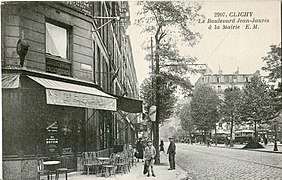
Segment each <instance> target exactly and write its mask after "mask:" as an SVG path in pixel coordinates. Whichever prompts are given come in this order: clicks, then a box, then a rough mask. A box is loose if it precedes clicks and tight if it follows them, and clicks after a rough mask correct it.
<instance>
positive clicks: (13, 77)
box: [2, 74, 20, 89]
mask: <svg viewBox="0 0 282 180" xmlns="http://www.w3.org/2000/svg"><path fill="white" fill-rule="evenodd" d="M19 87H20V75H19V74H2V88H3V89H16V88H19Z"/></svg>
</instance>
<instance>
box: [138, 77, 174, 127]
mask: <svg viewBox="0 0 282 180" xmlns="http://www.w3.org/2000/svg"><path fill="white" fill-rule="evenodd" d="M151 79H152V78H146V79H145V80H144V81H143V83H142V84H141V92H140V93H141V97H142V99H143V100H144V102H145V108H144V109H145V113H146V114H148V112H149V108H150V107H151V106H152V105H154V104H155V102H156V91H155V90H154V89H153V88H152V80H151ZM161 82H162V85H163V86H162V87H161V88H160V91H159V93H160V99H161V104H160V107H159V108H160V117H159V118H160V124H163V123H164V122H165V121H166V120H167V119H168V118H169V117H170V116H171V115H172V114H173V113H174V106H175V103H176V101H177V98H176V96H175V89H176V86H169V82H170V79H168V78H166V76H165V75H162V76H161Z"/></svg>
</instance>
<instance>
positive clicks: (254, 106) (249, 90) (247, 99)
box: [240, 76, 275, 148]
mask: <svg viewBox="0 0 282 180" xmlns="http://www.w3.org/2000/svg"><path fill="white" fill-rule="evenodd" d="M272 101H273V100H272V97H271V91H270V89H269V87H268V86H267V84H266V83H265V81H263V80H262V79H261V78H260V77H258V76H254V77H253V78H252V79H251V81H250V82H248V83H247V84H246V85H245V86H244V88H243V98H242V103H241V111H240V116H241V118H242V120H244V121H247V122H249V121H250V122H252V123H254V125H255V139H254V143H255V144H254V148H256V146H257V145H258V144H257V124H258V123H266V122H267V121H268V120H269V118H270V117H273V116H274V115H275V109H274V108H273V106H272V105H271V103H272Z"/></svg>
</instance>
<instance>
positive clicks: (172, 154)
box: [167, 137, 176, 170]
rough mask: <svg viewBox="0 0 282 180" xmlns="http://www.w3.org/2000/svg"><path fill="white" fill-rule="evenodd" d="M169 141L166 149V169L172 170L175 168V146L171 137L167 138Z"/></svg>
mask: <svg viewBox="0 0 282 180" xmlns="http://www.w3.org/2000/svg"><path fill="white" fill-rule="evenodd" d="M168 139H169V141H170V144H169V146H168V149H167V154H168V160H169V166H170V167H169V169H168V170H173V169H175V154H176V146H175V143H174V141H173V137H170V138H168Z"/></svg>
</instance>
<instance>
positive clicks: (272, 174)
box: [176, 144, 282, 180]
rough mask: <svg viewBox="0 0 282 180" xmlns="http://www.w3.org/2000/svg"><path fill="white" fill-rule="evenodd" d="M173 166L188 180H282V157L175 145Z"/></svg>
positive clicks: (263, 153)
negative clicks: (178, 167)
mask: <svg viewBox="0 0 282 180" xmlns="http://www.w3.org/2000/svg"><path fill="white" fill-rule="evenodd" d="M176 163H177V164H178V165H180V166H181V167H182V168H183V169H184V170H185V171H187V173H188V176H189V177H190V178H189V179H204V180H207V179H216V180H221V179H222V180H227V179H238V180H239V179H240V180H241V179H242V180H245V179H246V180H248V179H252V180H257V179H269V180H274V179H275V180H276V179H277V180H278V179H279V180H282V154H273V153H265V152H256V151H247V150H236V149H229V148H217V147H206V146H200V145H187V144H177V154H176Z"/></svg>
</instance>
